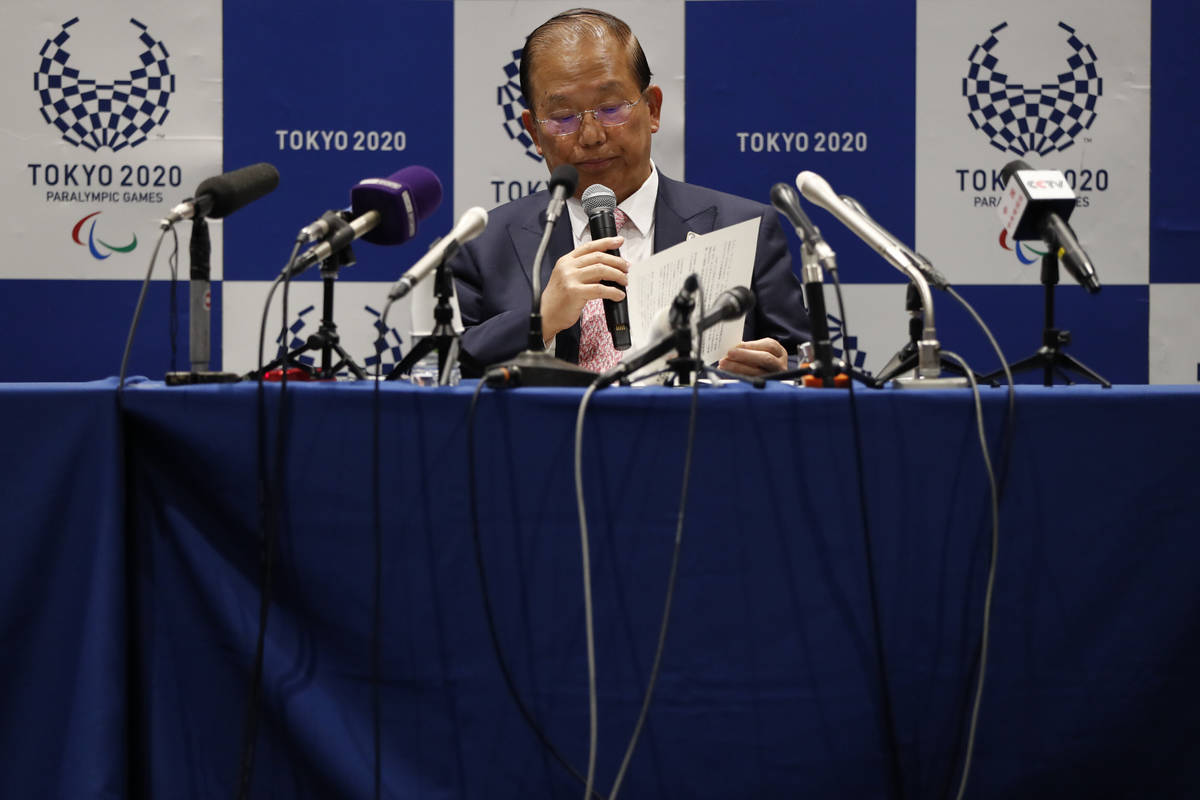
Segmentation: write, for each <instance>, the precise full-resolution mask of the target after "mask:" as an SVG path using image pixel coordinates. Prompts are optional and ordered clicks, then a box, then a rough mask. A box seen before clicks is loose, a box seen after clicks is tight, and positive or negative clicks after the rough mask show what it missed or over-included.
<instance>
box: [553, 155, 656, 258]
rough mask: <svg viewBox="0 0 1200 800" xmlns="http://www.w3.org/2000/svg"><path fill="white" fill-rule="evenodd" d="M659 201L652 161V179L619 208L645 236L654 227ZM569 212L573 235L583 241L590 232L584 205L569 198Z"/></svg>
mask: <svg viewBox="0 0 1200 800" xmlns="http://www.w3.org/2000/svg"><path fill="white" fill-rule="evenodd" d="M657 200H658V167H656V166H655V165H654V160H653V159H651V160H650V177H648V178H646V181H645V183H643V184H642V185H641V187H639V188H638V190H637V191H636V192H634V193H633V194H631V195H629V197H627V198H625V202H623V203H618V204H617V207H618V208H620V209H621V211H623V212H625V218H626V219H627V220H628V221H629V222H632V223H633V226H634V227H635V228H637V229H638V232H639V233H641V234H642V235H643V236H645V235H646V234H647V233H649V231H650V230H651V228H652V227H653V226H654V204H655V202H656V201H657ZM567 212H568V213H569V214H570V216H571V233H572V234H574V236H575V241H576V242H579V241H582V239H583V233H584V232H585V231H587V230H588V218H587V214H586V213H585V212H584V210H583V203H581V202H579V199H578V198H576V197H568V198H567ZM588 238H589V239H590V238H591V237H590V236H589V237H588Z"/></svg>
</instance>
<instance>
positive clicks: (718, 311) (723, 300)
mask: <svg viewBox="0 0 1200 800" xmlns="http://www.w3.org/2000/svg"><path fill="white" fill-rule="evenodd" d="M694 277H695V276H694V275H693V276H691V278H689V279H688V281H689V282H690V281H691V280H692V278H694ZM688 285H689V283H685V284H684V288H683V290H682V291H681V292H680V293H679V295H678V296H676V298H675V302H674V303H673V304H672V306H673V309H674V308H676V307H678V304H680V302H681V298H683V299H684V300H683V302H688V301H690V292H689V290H688ZM692 291H695V290H694V289H693V290H692ZM752 308H754V292H752V291H750V290H749V289H747V288H746V287H745V286H733V287H731V288H729V289H726V290H725V291H723V292H721V293H720V294H719V295H717V299H716V300H715V301H714V302H713V305H712V310H711V311H709V312H708V313H707V314H705V315H704V316H703V317H701V318H700V321H699V322H697V323H696V328H695V332H696V335H697V336H699V335H700V334H701V333H703V332H704V331H706V330H708V329H709V328H711V327H712V326H713V325H716V324H717V323H718V322H724V321H726V320H730V319H737V318H738V317H741V316H744V315H745V314H746V313H747V312H749V311H750V310H751V309H752ZM672 317H673V319H672V327H671V330H670V331H669V332H668V333H666V334H664V335H662V336H660V338H659V339H658V341H655V342H652V343H650V344H648V345H646V346H645V347H643V348H642V349H640V350H638V351H637V352H636V353H631V354H630V355H629V356H627V357H625V358H622V359H621V361H620V362H619V363H618V364H617V365H616V366H615V367H613V368H612V369H610V370H608V371H607V372H605V373H603V374H601V375H600V377H599V378H598V379H597V388H599V389H603V388H604V387H605V386H608V385H609V384H612V383H615V382H617V381H619V380H621V379H622V378H624V377H625V376H627V375H629V374H631V373H632V372H633V371H634V370H637V369H641V368H642V367H643V366H645V365H646V364H649V363H650V362H651V361H654V360H655V359H656V358H658V357H659V356H661V355H663V354H664V353H666V352H667V351H668V350H670V349H671V348H673V347H677V346H678V345H679V343H680V338H679V337H680V336H683V337H685V339H684V341H687V340H690V338H691V334H690V332H689V330H688V326H687V316H686V315H685V316H683V317H682V318H680V317H679V316H677V314H676V312H675V311H673V312H672ZM676 322H678V324H676Z"/></svg>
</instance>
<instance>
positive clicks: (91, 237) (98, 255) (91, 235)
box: [71, 211, 138, 261]
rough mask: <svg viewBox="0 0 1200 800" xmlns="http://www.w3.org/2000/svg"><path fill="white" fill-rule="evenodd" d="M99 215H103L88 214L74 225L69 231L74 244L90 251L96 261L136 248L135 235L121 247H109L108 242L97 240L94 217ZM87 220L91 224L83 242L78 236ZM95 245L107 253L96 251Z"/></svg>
mask: <svg viewBox="0 0 1200 800" xmlns="http://www.w3.org/2000/svg"><path fill="white" fill-rule="evenodd" d="M101 213H103V212H100V211H93V212H92V213H91V214H88V215H87V216H86V217H84V218H83V219H81V220H79V221H78V222H76V223H75V227H74V228H72V229H71V239H72V240H73V241H74V242H75V244H77V245H79V246H80V247H84V246H86V247H87V248H88V250H90V251H91V253H92V257H93V258H95V259H96V260H97V261H103V260H104V259H106V258H108V257H109V256H111V255H112V254H113V253H129V252H131V251H132V250H133V249H134V248H135V247H137V243H138V240H137V234H136V233H134V234H132V236H133V241H131V242H130V243H129V244H127V245H123V246H121V247H117V246H116V245H111V244H109V243H108V242H106V241H104V240H103V239H99V238H97V237H96V220H95V217H98V216H100V214H101ZM88 220H91V221H92V224H91V225H89V226H88V233H87V241H86V242H84V241H83V240H82V239H80V238H79V235H80V233H82V232H83V226H84V223H86V222H87V221H88ZM97 244H98V245H100V246H101V247H103V248H104V249H106V250H108V252H107V253H102V252H100V250H99V249H97V247H96V245H97Z"/></svg>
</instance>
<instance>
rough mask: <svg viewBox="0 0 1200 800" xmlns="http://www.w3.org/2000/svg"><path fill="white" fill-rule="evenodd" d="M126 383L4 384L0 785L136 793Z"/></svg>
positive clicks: (64, 792)
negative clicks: (121, 411)
mask: <svg viewBox="0 0 1200 800" xmlns="http://www.w3.org/2000/svg"><path fill="white" fill-rule="evenodd" d="M115 386H116V381H115V380H112V379H110V380H107V381H101V382H97V383H94V384H85V385H82V386H81V385H71V386H54V385H13V384H2V385H0V414H2V415H3V418H4V419H5V420H6V421H7V424H6V426H5V432H4V436H3V437H0V461H2V462H3V463H4V464H5V465H7V466H8V468H7V469H5V471H4V480H3V481H0V540H2V541H3V553H4V555H3V557H2V558H0V653H3V654H4V656H3V658H0V694H2V695H3V697H4V701H3V702H2V703H0V794H3V795H4V796H5V797H48V798H50V797H52V798H63V800H66V798H89V799H90V800H119V798H124V797H127V796H128V795H127V792H126V774H127V773H126V735H127V726H126V721H127V713H126V710H127V708H128V702H129V698H130V694H129V691H130V687H129V686H128V683H127V680H126V664H127V660H126V647H127V638H126V636H127V625H126V612H127V600H126V583H125V552H126V551H125V544H126V543H125V539H124V508H125V505H124V489H123V487H124V474H123V470H122V463H121V437H120V429H119V424H118V414H117V399H116V393H115V392H114V388H115Z"/></svg>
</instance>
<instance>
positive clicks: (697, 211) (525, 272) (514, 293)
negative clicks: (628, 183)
mask: <svg viewBox="0 0 1200 800" xmlns="http://www.w3.org/2000/svg"><path fill="white" fill-rule="evenodd" d="M548 200H549V195H548V194H547V193H546V192H544V191H543V192H538V193H536V194H532V195H529V196H528V197H523V198H521V199H520V200H514V201H513V202H511V203H507V204H505V205H503V206H500V207H499V208H496V209H494V210H493V211H490V212H489V213H488V226H487V230H486V231H484V232H483V234H481V235H480V236H479V237H478V238H477V239H475V240H474V241H472V242H469V243H467V244H466V245H464V246H463V247H462V248H461V249H460V250H459V251H458V253H457V254H456V255H455V256H454V258H452V259H451V260H450V265H451V268H452V269H453V272H454V277H455V283H456V286H457V291H458V305H459V309H460V310H461V312H462V321H463V326H464V328H465V331H464V333H463V338H462V350H463V366H464V374H467V375H473V374H478V373H479V372H480V371H481V370H482V368H484V367H486V366H488V365H490V364H496V363H499V362H501V361H505V360H507V359H510V358H512V357H513V356H515V355H516V354H517V353H519V352H521V351H522V350H525V349H526V347H527V346H528V340H529V312H530V305H531V303H532V293H531V290H530V287H531V286H532V285H533V284H532V281H533V259H534V256H535V255H536V253H537V247H538V243H539V242H540V241H541V236H542V228H543V226H544V225H545V220H546V203H547V201H548ZM654 213H655V219H654V252H656V253H657V252H660V251H662V250H666V249H667V248H668V247H671V246H672V245H676V244H678V243H680V242H682V241H683V240H684V239H685V238H686V237H687V234H688V232H689V231H695V232H696V233H698V234H704V233H709V232H710V231H713V230H716V229H717V228H723V227H726V226H728V225H733V224H735V223H738V222H743V221H745V220H747V219H752V218H754V217H761V218H762V223H761V225H760V226H759V232H758V252H757V255H756V257H755V262H754V277H753V281H752V285H751V287H750V288H751V289H753V291H754V295H755V299H756V303H755V306H754V309H753V310H752V311H751V312H750V313H749V314H747V315H746V326H745V331H744V333H743V339H747V340H749V339H761V338H764V337H770V338H772V339H776V340H778V341H779V342H781V343H782V344H783V345H784V347H786V348H788V352H789V353H792V354H794V353H795V352H796V345H797V344H799V343H800V342H801V341H808V340H809V338H810V336H809V326H808V315H807V314H806V313H805V310H804V303H803V290H802V287H801V285H800V281H799V279H798V278H797V277H796V275H795V274H794V273H793V272H792V259H791V255H790V253H789V252H788V247H787V238H786V236H785V235H784V231H783V228H782V227H781V226H780V224H779V219H778V216H777V214H776V212H775V210H774V209H772V208H771V207H770V206H765V205H762V204H761V203H755V202H753V201H751V200H747V199H745V198H742V197H736V196H734V195H731V194H725V193H723V192H717V191H714V190H712V189H705V188H702V187H699V186H692V185H690V184H687V183H682V182H680V181H675V180H671V179H670V178H668V177H667V176H665V175H663V174H662V173H661V171H660V172H659V183H658V199H657V201H656V202H655V206H654ZM573 249H574V242H573V239H572V236H571V221H570V218H569V215H568V214H567V213H566V211H565V210H564V212H563V213H562V214H561V215H560V216H559V218H558V220H557V222H555V225H554V231H553V232H552V233H551V235H550V246H549V248H548V249H547V253H546V259H545V262H544V263H543V264H542V274H541V282H542V288H543V289H544V288H545V286H546V283H547V282H548V281H549V280H550V273H551V271H552V270H553V268H554V262H555V261H557V260H558V259H559V258H560V257H561V256H563V255H565V254H567V253H569V252H570V251H571V250H573ZM635 269H636V266H635ZM555 355H556V356H558V357H559V358H561V359H563V360H565V361H570V362H575V363H577V362H578V360H579V323H575V325H573V326H571V327H570V328H568V329H567V330H565V331H562V332H561V333H559V334H558V336H557V337H556V339H555Z"/></svg>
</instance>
